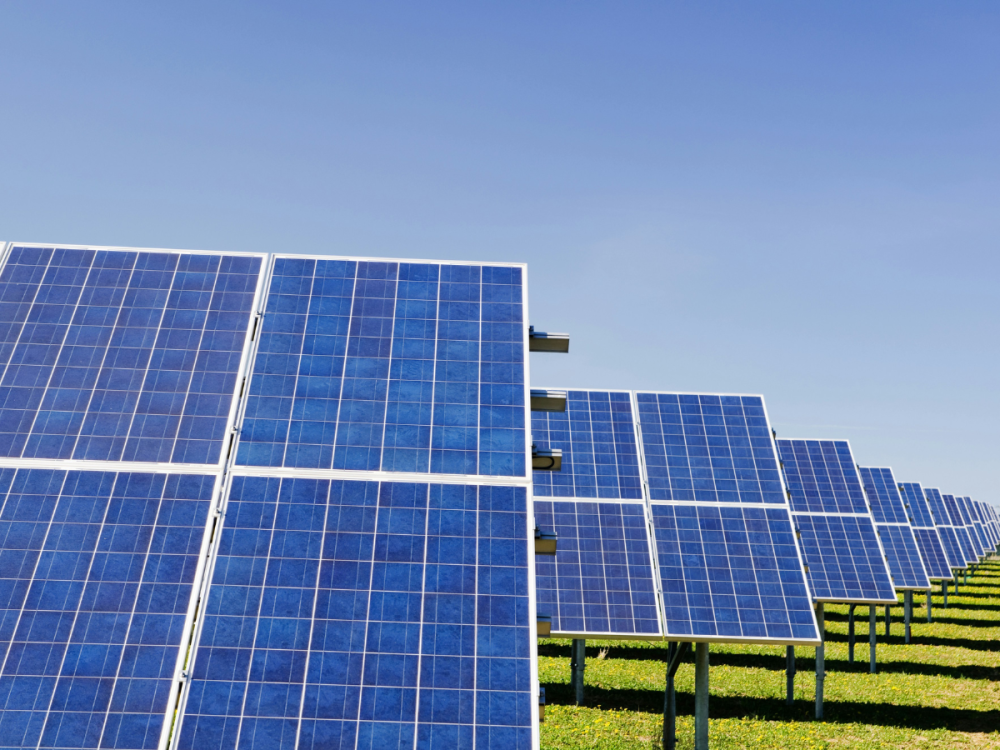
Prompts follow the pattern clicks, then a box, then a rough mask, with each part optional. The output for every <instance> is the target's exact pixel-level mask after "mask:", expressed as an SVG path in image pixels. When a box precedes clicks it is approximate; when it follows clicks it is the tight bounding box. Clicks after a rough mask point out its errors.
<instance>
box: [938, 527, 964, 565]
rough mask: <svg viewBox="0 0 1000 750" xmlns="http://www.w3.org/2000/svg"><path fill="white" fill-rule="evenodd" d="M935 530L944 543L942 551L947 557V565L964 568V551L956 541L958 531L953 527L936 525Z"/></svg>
mask: <svg viewBox="0 0 1000 750" xmlns="http://www.w3.org/2000/svg"><path fill="white" fill-rule="evenodd" d="M937 532H938V536H940V537H941V543H942V544H943V545H944V551H945V554H946V555H947V557H948V566H949V567H951V568H953V569H955V570H960V569H962V568H964V567H965V566H966V565H967V564H968V563H966V561H965V552H964V551H963V550H962V545H961V544H960V543H959V541H958V532H957V530H956V529H955V527H954V526H938V527H937Z"/></svg>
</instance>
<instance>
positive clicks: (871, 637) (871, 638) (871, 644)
mask: <svg viewBox="0 0 1000 750" xmlns="http://www.w3.org/2000/svg"><path fill="white" fill-rule="evenodd" d="M876 619H878V612H877V611H876V610H875V605H874V604H873V605H872V606H870V607H869V608H868V651H869V655H868V662H869V664H868V671H869V672H871V673H872V674H875V621H876Z"/></svg>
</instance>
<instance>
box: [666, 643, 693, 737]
mask: <svg viewBox="0 0 1000 750" xmlns="http://www.w3.org/2000/svg"><path fill="white" fill-rule="evenodd" d="M690 648H691V644H690V643H681V644H677V643H674V642H671V643H670V645H669V646H668V647H667V687H666V690H665V691H664V693H663V750H674V748H676V746H677V701H676V697H677V696H676V693H675V691H674V676H675V675H676V674H677V668H678V667H679V666H680V665H681V659H683V658H684V654H686V653H687V652H688V649H690Z"/></svg>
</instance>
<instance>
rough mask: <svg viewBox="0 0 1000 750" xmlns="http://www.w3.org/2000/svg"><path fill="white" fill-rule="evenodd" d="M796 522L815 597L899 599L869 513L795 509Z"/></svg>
mask: <svg viewBox="0 0 1000 750" xmlns="http://www.w3.org/2000/svg"><path fill="white" fill-rule="evenodd" d="M785 465H786V466H787V465H788V464H787V463H786V464H785ZM795 523H796V525H797V526H798V530H799V533H800V534H801V536H800V537H799V544H800V546H801V549H802V556H803V557H804V558H805V563H806V566H807V567H808V573H807V578H808V579H809V587H810V589H811V590H812V594H813V597H815V598H816V599H817V600H827V601H839V602H850V601H862V600H867V601H872V600H874V601H896V592H895V590H894V589H893V586H892V581H891V580H890V579H889V571H888V570H887V569H886V563H885V559H884V558H883V557H882V550H881V549H880V547H879V544H878V539H877V538H876V536H875V525H874V524H873V523H872V520H871V518H870V517H868V516H832V515H824V514H814V513H796V514H795Z"/></svg>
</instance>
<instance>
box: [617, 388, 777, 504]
mask: <svg viewBox="0 0 1000 750" xmlns="http://www.w3.org/2000/svg"><path fill="white" fill-rule="evenodd" d="M636 404H637V406H638V416H639V427H640V431H641V434H642V446H643V453H644V458H645V468H646V481H647V482H648V484H649V497H650V499H652V500H697V501H706V502H724V503H731V502H740V503H761V502H764V503H781V504H784V503H785V502H786V499H785V496H784V492H783V490H782V486H781V476H780V472H779V471H778V467H777V464H776V463H775V459H774V445H773V444H772V442H771V432H770V427H769V426H768V421H767V412H766V411H765V409H764V400H763V399H762V398H761V397H760V396H725V395H723V396H719V395H705V394H690V393H648V392H646V393H643V392H640V393H636Z"/></svg>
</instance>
